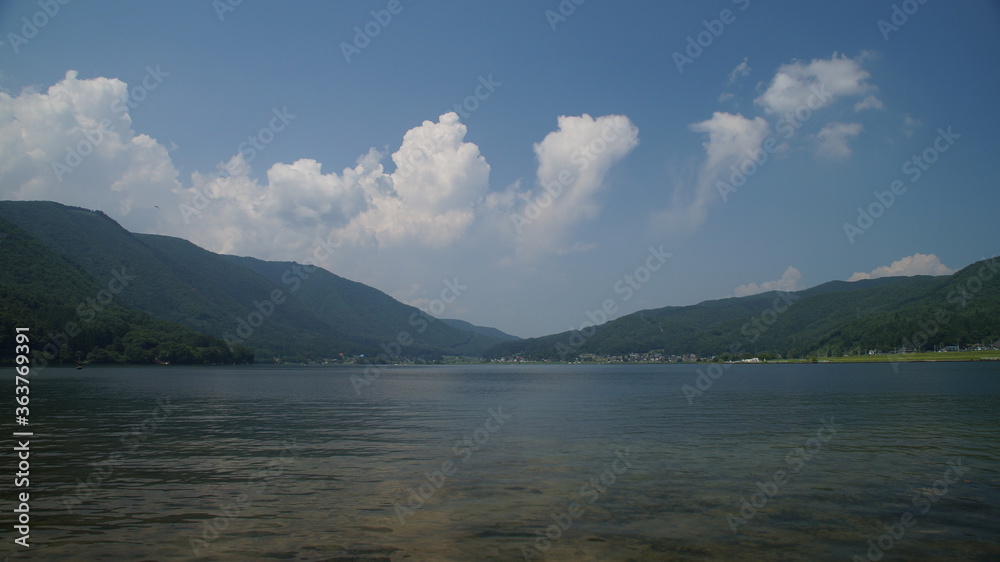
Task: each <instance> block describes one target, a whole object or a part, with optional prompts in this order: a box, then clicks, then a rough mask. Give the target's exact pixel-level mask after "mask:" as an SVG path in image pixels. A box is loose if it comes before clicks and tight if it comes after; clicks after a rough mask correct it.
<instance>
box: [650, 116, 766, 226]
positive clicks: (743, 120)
mask: <svg viewBox="0 0 1000 562" xmlns="http://www.w3.org/2000/svg"><path fill="white" fill-rule="evenodd" d="M689 128H690V129H691V130H692V131H694V132H696V133H703V134H705V135H707V137H706V139H705V141H704V143H702V146H703V147H704V148H705V156H706V158H705V161H704V162H703V163H702V165H701V167H700V168H699V170H698V176H697V180H696V182H695V188H694V190H693V191H691V190H685V189H684V186H683V185H681V186H678V188H677V189H676V190H675V191H674V195H673V200H672V203H671V207H670V208H669V209H668V210H667V211H665V212H663V213H661V214H660V216H659V217H657V219H658V221H661V222H663V223H665V224H666V225H668V226H669V227H674V228H676V227H687V228H693V227H696V226H699V225H700V224H701V223H702V222H704V220H705V217H706V216H707V208H708V205H709V204H710V203H711V202H712V201H714V200H717V199H718V198H719V195H718V190H717V189H716V183H717V182H718V181H720V180H722V179H724V178H726V177H728V176H729V175H730V174H731V173H732V167H733V166H735V165H738V164H739V163H740V162H742V161H743V160H746V159H747V158H749V157H751V155H752V154H753V153H754V152H755V151H756V150H757V149H759V148H760V145H761V143H762V142H763V141H764V139H765V138H766V137H767V134H768V131H769V130H770V127H769V125H768V124H767V121H765V120H764V119H763V118H762V117H756V118H754V119H749V118H747V117H744V116H743V115H742V114H739V113H737V114H732V113H726V112H721V111H717V112H715V113H714V114H713V115H712V118H711V119H708V120H705V121H702V122H700V123H694V124H692V125H691V126H690V127H689Z"/></svg>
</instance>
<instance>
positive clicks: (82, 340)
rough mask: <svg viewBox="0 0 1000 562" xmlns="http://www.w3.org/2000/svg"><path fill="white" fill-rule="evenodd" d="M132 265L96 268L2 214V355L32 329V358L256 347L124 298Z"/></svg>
mask: <svg viewBox="0 0 1000 562" xmlns="http://www.w3.org/2000/svg"><path fill="white" fill-rule="evenodd" d="M132 277H133V276H132V275H131V274H130V272H129V270H127V269H124V270H123V269H113V270H109V271H108V272H106V274H105V275H103V276H101V277H97V276H94V275H91V274H90V273H89V272H87V271H86V269H85V268H84V267H82V266H81V265H80V264H78V263H75V262H74V261H72V260H71V259H70V258H68V257H67V256H65V255H61V254H59V253H57V252H56V251H54V250H53V249H51V248H50V247H48V246H47V245H46V244H45V243H43V242H41V241H39V240H37V239H36V238H34V237H32V236H31V235H30V234H28V233H27V232H25V231H24V230H23V229H21V228H19V227H18V226H16V225H14V224H13V223H11V222H10V221H8V220H6V219H4V218H2V217H0V361H10V360H13V354H14V343H13V339H14V333H15V332H14V329H15V328H18V327H23V328H28V329H29V330H30V331H29V332H28V333H29V335H30V340H31V345H30V348H31V350H32V351H33V354H32V358H33V364H34V365H35V366H36V367H44V366H47V365H50V364H60V363H70V364H75V363H80V362H94V363H123V362H129V363H156V362H160V363H179V364H184V363H247V362H251V361H252V360H253V352H252V351H251V350H250V349H249V348H246V347H243V346H239V345H237V346H232V347H230V346H228V345H227V344H226V343H225V342H224V341H223V340H221V339H220V338H217V337H211V336H207V335H205V334H200V333H198V332H196V331H195V330H192V329H190V328H186V327H184V326H181V325H179V324H176V323H173V322H168V321H163V320H158V319H155V318H153V317H152V316H151V315H149V314H147V313H145V312H142V311H140V310H138V309H135V308H133V307H129V306H128V305H125V304H124V300H123V298H122V297H123V295H125V294H127V293H128V292H129V291H130V290H131V289H132V287H133V282H134V281H135V279H133V278H132Z"/></svg>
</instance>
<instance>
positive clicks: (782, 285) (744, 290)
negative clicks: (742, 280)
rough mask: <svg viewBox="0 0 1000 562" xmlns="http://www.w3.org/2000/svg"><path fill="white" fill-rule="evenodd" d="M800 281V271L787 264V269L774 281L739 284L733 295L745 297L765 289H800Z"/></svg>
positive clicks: (763, 291) (762, 291)
mask: <svg viewBox="0 0 1000 562" xmlns="http://www.w3.org/2000/svg"><path fill="white" fill-rule="evenodd" d="M801 281H802V273H801V272H799V270H798V269H795V268H794V267H792V266H788V269H786V270H785V272H784V273H783V274H782V275H781V279H777V280H775V281H765V282H764V283H761V284H760V285H758V284H757V283H748V284H746V285H740V286H739V287H736V289H734V290H733V295H734V296H737V297H747V296H750V295H756V294H759V293H766V292H767V291H798V290H800V289H802V285H801Z"/></svg>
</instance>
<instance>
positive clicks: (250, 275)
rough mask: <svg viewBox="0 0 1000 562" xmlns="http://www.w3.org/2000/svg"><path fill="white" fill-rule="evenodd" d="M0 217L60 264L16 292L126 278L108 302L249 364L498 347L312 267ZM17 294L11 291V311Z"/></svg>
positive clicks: (75, 225) (51, 206) (2, 204)
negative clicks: (228, 348)
mask: <svg viewBox="0 0 1000 562" xmlns="http://www.w3.org/2000/svg"><path fill="white" fill-rule="evenodd" d="M0 219H3V220H5V221H8V222H9V223H11V227H14V228H18V229H19V232H21V234H20V236H21V237H22V238H25V239H27V240H30V241H31V242H32V244H33V247H34V248H35V249H36V250H37V249H44V250H45V255H46V256H49V257H53V256H54V257H55V258H57V259H56V262H55V263H58V264H62V268H61V269H59V270H58V272H54V273H53V274H52V275H49V276H48V277H47V278H46V279H45V280H40V279H38V278H34V279H31V280H30V281H25V283H24V285H23V287H22V288H23V289H24V290H28V291H29V292H31V293H32V294H34V293H35V292H38V291H39V290H43V291H44V289H46V285H45V284H48V287H49V288H54V289H55V290H56V293H57V294H63V293H66V294H69V293H68V291H69V289H67V288H65V287H64V285H70V286H76V285H80V284H81V283H83V284H86V283H90V284H89V285H86V290H84V291H82V292H81V291H76V293H74V295H76V294H93V293H94V292H95V291H97V290H99V289H97V288H95V287H99V286H100V285H101V284H106V283H108V282H109V281H110V280H111V279H113V278H114V275H116V274H117V275H125V276H127V278H128V279H129V283H128V286H127V287H125V288H124V290H122V291H120V293H118V294H117V295H116V298H115V304H116V305H118V306H120V307H122V310H128V311H131V312H141V313H143V314H146V315H148V317H149V318H152V319H156V320H159V321H166V322H171V323H176V324H180V325H182V326H184V327H186V328H188V329H189V330H193V331H196V332H199V333H203V334H207V335H210V336H212V337H214V338H223V339H224V340H225V341H226V342H228V343H230V344H232V345H236V346H242V345H245V346H249V347H250V348H252V349H253V350H254V351H255V352H256V356H257V360H258V361H269V360H273V359H274V358H281V359H285V360H292V361H318V360H323V359H337V358H340V357H353V356H356V355H366V356H368V357H373V356H377V355H379V354H380V353H382V352H383V351H384V348H383V346H389V347H390V348H391V349H395V348H394V347H393V342H398V340H399V338H400V337H403V339H404V340H405V341H407V342H408V343H407V344H406V345H405V349H402V348H401V349H399V350H398V356H399V357H396V356H394V355H393V354H392V353H390V354H389V359H397V358H401V357H423V358H440V357H441V356H443V355H469V356H479V355H481V354H482V352H483V351H484V350H485V349H487V348H489V347H491V346H493V345H495V344H496V343H498V342H500V341H503V340H504V338H502V337H496V336H495V335H493V334H491V333H488V332H481V331H466V330H463V329H460V328H456V327H454V326H452V325H449V324H447V323H445V322H439V321H437V320H436V319H434V318H432V317H429V316H427V315H425V314H423V313H422V312H420V311H419V310H417V309H416V308H413V307H411V306H407V305H404V304H402V303H400V302H398V301H396V300H394V299H392V298H391V297H389V296H388V295H386V294H385V293H382V292H381V291H378V290H376V289H373V288H371V287H367V286H365V285H363V284H361V283H356V282H353V281H349V280H347V279H344V278H341V277H338V276H336V275H334V274H332V273H330V272H328V271H326V270H323V269H316V270H315V271H311V272H307V269H306V268H303V266H301V265H299V264H295V263H292V262H266V261H262V260H256V259H253V258H241V257H235V256H223V255H219V254H215V253H212V252H209V251H207V250H204V249H202V248H199V247H198V246H196V245H194V244H192V243H190V242H188V241H186V240H182V239H179V238H173V237H169V236H159V235H151V234H134V233H131V232H128V231H126V230H125V229H123V228H122V227H121V226H120V225H118V224H117V223H116V222H115V221H113V220H111V219H110V218H109V217H108V216H107V215H105V214H104V213H101V212H100V211H90V210H87V209H81V208H78V207H68V206H65V205H60V204H58V203H51V202H14V201H0ZM0 251H3V246H0ZM4 255H5V257H6V258H7V259H15V258H14V255H13V254H10V255H8V254H4ZM42 255H43V254H42V253H39V252H34V253H31V252H29V253H28V254H27V255H19V257H18V258H17V259H20V260H21V261H20V263H21V264H22V266H23V267H25V268H28V269H31V268H39V267H41V268H45V267H50V268H51V267H52V266H51V265H50V264H47V262H46V260H45V259H43V258H42V257H41V256H42ZM65 268H69V269H71V270H73V272H75V273H66V272H65V271H63V269H65ZM88 291H89V293H88ZM27 296H28V295H27V294H22V293H18V294H17V295H14V294H13V293H11V300H12V304H10V307H11V310H13V309H14V308H15V307H20V306H21V304H20V303H22V301H23V299H24V298H27ZM73 298H76V297H73ZM73 298H70V299H69V300H70V301H71V302H75V301H74V300H73ZM74 306H75V305H74ZM18 309H20V308H18ZM12 318H23V317H14V316H12ZM192 333H193V332H192Z"/></svg>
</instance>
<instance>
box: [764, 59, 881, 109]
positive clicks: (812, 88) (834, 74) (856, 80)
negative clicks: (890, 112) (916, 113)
mask: <svg viewBox="0 0 1000 562" xmlns="http://www.w3.org/2000/svg"><path fill="white" fill-rule="evenodd" d="M862 58H863V57H858V58H857V59H851V58H848V57H846V56H843V55H840V56H838V55H837V53H834V54H833V56H832V57H831V58H829V59H813V60H812V62H809V63H808V64H806V63H802V62H800V61H796V62H792V63H788V64H783V65H781V67H779V68H778V71H777V73H775V75H774V77H773V78H772V79H771V83H770V85H769V86H768V88H767V90H766V91H765V92H764V93H763V94H761V95H760V96H759V97H758V98H757V99H756V100H754V103H756V104H757V105H759V106H761V107H763V108H764V111H766V112H767V113H770V114H776V115H787V114H789V113H792V112H794V111H795V110H797V109H799V108H801V107H804V106H805V107H809V108H810V109H812V110H816V109H819V108H821V107H825V106H828V105H830V104H831V103H833V102H834V101H835V100H836V99H837V98H839V97H844V96H861V95H865V94H869V92H871V91H872V90H874V89H875V88H874V86H871V85H870V84H868V77H869V74H868V72H867V71H866V70H864V69H863V68H861V59H862ZM881 103H882V102H881V101H879V100H878V98H876V97H875V96H874V95H869V96H868V97H866V98H865V100H864V101H863V102H862V104H868V105H871V106H872V107H875V106H880V105H881Z"/></svg>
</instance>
